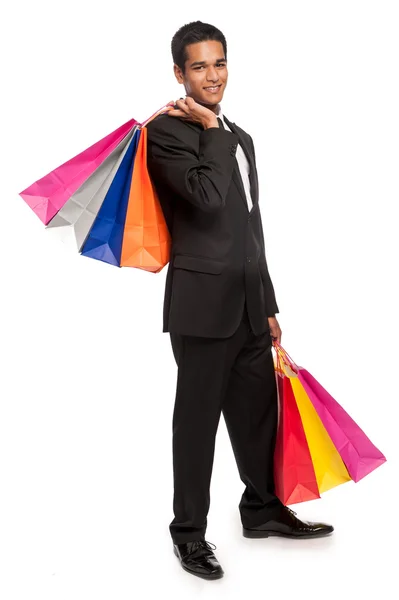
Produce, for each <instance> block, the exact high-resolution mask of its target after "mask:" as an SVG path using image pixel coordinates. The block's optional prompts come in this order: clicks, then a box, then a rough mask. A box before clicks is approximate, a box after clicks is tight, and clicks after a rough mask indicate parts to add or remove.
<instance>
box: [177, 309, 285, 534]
mask: <svg viewBox="0 0 399 600" xmlns="http://www.w3.org/2000/svg"><path fill="white" fill-rule="evenodd" d="M170 338H171V344H172V349H173V353H174V357H175V360H176V363H177V366H178V373H177V386H176V397H175V405H174V411H173V423H172V427H173V439H172V450H173V479H174V496H173V511H174V519H173V520H172V522H171V523H170V525H169V530H170V534H171V536H172V539H173V542H174V543H176V544H180V543H185V542H188V541H192V540H198V539H204V537H205V531H206V527H207V515H208V510H209V506H210V483H211V475H212V468H213V459H214V449H215V441H216V432H217V429H218V425H219V420H220V414H221V412H223V416H224V419H225V423H226V428H227V431H228V434H229V438H230V441H231V444H232V448H233V453H234V457H235V460H236V463H237V468H238V472H239V475H240V478H241V481H242V482H243V483H244V484H245V490H244V492H243V494H242V497H241V500H240V502H239V505H238V507H239V511H240V517H241V522H242V524H243V526H244V527H254V526H256V525H260V524H261V523H264V522H265V521H267V520H269V519H271V518H273V516H274V514H275V513H276V512H277V510H278V507H279V506H281V502H280V501H279V500H278V499H277V497H276V496H275V493H274V492H275V488H274V477H273V454H274V448H275V442H276V432H277V415H278V401H277V384H276V378H275V372H274V363H273V356H272V338H271V335H270V330H268V331H266V333H264V334H261V335H259V336H256V335H254V333H253V332H252V330H251V327H250V323H249V319H248V313H247V309H246V305H245V306H244V312H243V316H242V321H241V322H240V325H239V327H238V329H237V330H236V331H235V333H234V334H233V335H232V336H230V337H228V338H223V339H220V338H202V337H194V336H187V335H181V334H177V333H174V332H170Z"/></svg>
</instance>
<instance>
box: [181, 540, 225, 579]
mask: <svg viewBox="0 0 399 600" xmlns="http://www.w3.org/2000/svg"><path fill="white" fill-rule="evenodd" d="M211 546H215V544H210V543H209V542H206V541H205V540H195V541H192V542H186V543H185V544H173V551H174V553H175V554H176V556H177V558H178V559H179V560H180V564H181V566H182V567H183V569H184V570H185V571H187V572H188V573H191V574H192V575H197V577H202V578H203V579H220V578H221V577H223V575H224V571H223V569H222V567H221V566H220V564H219V562H218V560H217V558H216V556H215V555H214V553H213V552H212V548H211ZM215 549H216V546H215Z"/></svg>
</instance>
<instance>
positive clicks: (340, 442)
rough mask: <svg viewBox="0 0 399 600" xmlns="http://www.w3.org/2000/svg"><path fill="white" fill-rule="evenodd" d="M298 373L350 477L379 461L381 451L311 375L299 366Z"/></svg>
mask: <svg viewBox="0 0 399 600" xmlns="http://www.w3.org/2000/svg"><path fill="white" fill-rule="evenodd" d="M298 376H299V379H300V381H301V382H302V385H303V387H304V388H305V390H306V393H307V394H308V396H309V398H310V401H311V402H312V404H313V406H314V407H315V409H316V412H317V414H318V415H319V417H320V419H321V421H322V423H323V425H324V427H325V428H326V430H327V432H328V434H329V436H330V438H331V439H332V441H333V443H334V446H335V447H336V449H337V450H338V452H339V454H340V455H341V458H342V460H343V461H344V463H345V466H346V468H347V469H348V472H349V474H350V476H351V478H352V479H353V481H360V479H362V478H363V477H365V476H366V475H368V474H369V473H371V472H372V471H374V469H376V468H377V467H379V466H380V465H382V464H383V463H384V462H385V461H386V458H385V456H384V455H383V454H382V452H380V450H378V448H376V446H375V445H374V444H373V443H372V442H371V440H370V439H369V438H368V437H367V435H366V434H365V433H364V431H363V430H362V429H361V428H360V427H359V425H357V423H355V421H354V420H353V419H352V417H350V416H349V415H348V413H347V412H346V411H345V410H344V409H343V408H342V406H341V405H340V404H338V402H337V401H336V400H335V399H334V398H333V397H332V396H331V395H330V394H329V393H328V392H327V390H325V389H324V388H323V386H322V385H320V383H319V382H318V381H317V380H316V379H315V378H314V377H313V375H311V373H309V371H307V370H306V369H300V370H299V374H298Z"/></svg>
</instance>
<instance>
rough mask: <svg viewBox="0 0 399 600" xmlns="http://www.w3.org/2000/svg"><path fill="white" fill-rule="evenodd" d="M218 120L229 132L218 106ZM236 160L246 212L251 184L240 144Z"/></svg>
mask: <svg viewBox="0 0 399 600" xmlns="http://www.w3.org/2000/svg"><path fill="white" fill-rule="evenodd" d="M217 116H218V117H219V119H221V120H222V121H223V125H224V126H225V128H226V129H227V130H228V131H231V129H230V127H229V126H228V125H227V123H226V121H225V120H224V117H223V114H222V110H221V108H220V105H219V112H218V114H217ZM236 159H237V162H238V167H239V169H240V174H241V179H242V183H243V186H244V190H245V195H246V197H247V204H248V210H251V208H252V198H251V184H250V182H249V162H248V159H247V157H246V156H245V152H244V150H243V149H242V148H241V146H240V144H238V146H237V152H236Z"/></svg>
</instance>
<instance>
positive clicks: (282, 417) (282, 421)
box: [274, 355, 320, 504]
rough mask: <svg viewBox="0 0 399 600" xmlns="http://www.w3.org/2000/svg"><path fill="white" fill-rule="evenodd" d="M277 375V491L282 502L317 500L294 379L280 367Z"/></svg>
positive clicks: (275, 461) (275, 477)
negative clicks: (291, 380) (296, 398)
mask: <svg viewBox="0 0 399 600" xmlns="http://www.w3.org/2000/svg"><path fill="white" fill-rule="evenodd" d="M278 360H279V358H278V355H277V361H278ZM276 376H277V387H278V395H279V403H280V412H279V424H278V429H277V439H276V449H275V454H274V481H275V493H276V496H277V497H278V498H279V499H280V500H281V502H283V504H296V503H299V502H306V501H307V500H314V499H316V498H320V493H319V488H318V485H317V480H316V474H315V470H314V467H313V462H312V457H311V455H310V451H309V446H308V443H307V441H306V436H305V431H304V429H303V425H302V420H301V416H300V413H299V410H298V407H297V404H296V401H295V396H294V392H293V390H292V386H291V382H290V379H289V377H286V376H285V374H284V371H283V370H280V369H279V368H276Z"/></svg>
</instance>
